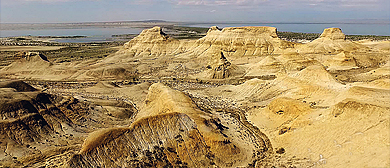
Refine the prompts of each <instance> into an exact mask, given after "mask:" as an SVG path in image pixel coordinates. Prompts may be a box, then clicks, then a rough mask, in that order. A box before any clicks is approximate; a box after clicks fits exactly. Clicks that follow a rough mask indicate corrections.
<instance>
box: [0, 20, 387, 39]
mask: <svg viewBox="0 0 390 168" xmlns="http://www.w3.org/2000/svg"><path fill="white" fill-rule="evenodd" d="M179 26H189V27H211V26H218V27H220V28H224V27H241V26H272V27H276V28H277V29H278V31H288V32H304V33H321V32H322V31H323V30H324V29H325V28H330V27H339V28H341V29H342V30H343V32H344V33H345V34H348V35H382V36H390V25H389V24H317V23H316V24H314V23H313V24H294V23H229V24H206V23H205V24H182V25H179ZM141 31H142V28H120V27H119V28H94V27H87V28H76V29H70V28H69V29H31V30H26V29H21V30H0V37H15V36H28V35H31V36H87V37H86V38H63V39H57V40H56V41H57V42H76V43H77V42H78V43H80V42H104V41H115V40H118V39H116V38H112V35H120V34H139V33H140V32H141Z"/></svg>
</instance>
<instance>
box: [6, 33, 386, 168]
mask: <svg viewBox="0 0 390 168" xmlns="http://www.w3.org/2000/svg"><path fill="white" fill-rule="evenodd" d="M389 45H390V43H389V41H367V40H365V41H349V40H346V39H345V35H344V34H343V33H342V32H341V30H340V29H338V28H329V29H325V30H324V32H323V33H322V35H321V36H320V37H319V38H318V39H316V40H313V41H311V42H309V43H306V44H300V43H293V42H288V41H284V40H281V39H280V38H279V37H278V35H277V31H276V28H272V27H238V28H225V29H222V30H220V29H218V28H217V27H211V28H210V29H209V31H208V33H207V35H206V36H205V37H203V38H200V39H197V40H176V39H173V38H171V37H169V36H168V35H166V34H165V33H163V32H162V30H161V28H159V27H155V28H152V29H146V30H144V31H143V32H142V33H141V34H140V35H139V36H137V37H135V38H134V39H133V40H131V41H129V42H128V43H126V44H125V45H124V46H123V47H122V48H121V49H120V50H119V51H118V52H117V53H115V54H112V55H110V56H108V57H107V58H103V59H101V60H98V61H75V62H71V63H52V62H50V58H46V57H45V56H43V55H42V54H40V53H33V52H26V53H19V54H18V55H17V56H15V57H17V58H16V59H15V62H14V63H12V64H11V65H9V66H7V67H4V68H3V69H1V70H0V75H1V79H0V167H74V168H76V167H77V168H78V167H332V168H333V167H389V166H390V161H389V159H388V158H389V157H390V150H389V147H390V139H389V138H390V134H389V129H390V128H389V119H390V117H389V115H390V111H389V110H390V79H389V77H390V66H389V65H390V63H389V62H388V60H389V54H390V50H389V49H390V48H389Z"/></svg>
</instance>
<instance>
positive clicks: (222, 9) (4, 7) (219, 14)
mask: <svg viewBox="0 0 390 168" xmlns="http://www.w3.org/2000/svg"><path fill="white" fill-rule="evenodd" d="M0 10H1V11H0V14H1V16H0V19H1V20H0V22H1V23H68V22H95V21H96V22H105V21H141V20H166V21H185V22H229V21H230V22H237V21H241V22H317V23H318V22H350V21H352V22H360V21H373V20H374V21H377V20H379V21H387V22H389V18H390V1H389V0H0Z"/></svg>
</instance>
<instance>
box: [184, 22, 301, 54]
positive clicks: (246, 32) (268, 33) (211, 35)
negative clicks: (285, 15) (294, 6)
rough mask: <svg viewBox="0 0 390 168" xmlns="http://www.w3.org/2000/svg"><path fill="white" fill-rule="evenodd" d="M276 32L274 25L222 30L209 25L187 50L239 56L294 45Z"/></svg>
mask: <svg viewBox="0 0 390 168" xmlns="http://www.w3.org/2000/svg"><path fill="white" fill-rule="evenodd" d="M276 32H277V31H276V28H274V27H228V28H224V29H222V30H219V29H218V28H217V27H211V28H210V29H209V31H208V32H207V35H206V36H205V37H203V38H201V39H199V40H197V41H196V42H195V44H194V46H193V47H192V48H190V49H189V51H192V52H193V53H194V54H195V55H199V56H201V57H202V56H207V55H208V54H213V53H215V52H216V51H217V50H223V51H225V52H226V53H227V55H228V56H229V57H230V56H232V57H240V56H250V55H269V54H274V53H279V52H280V51H281V50H283V49H286V48H293V47H294V44H293V43H290V42H287V41H284V40H281V39H280V38H279V37H278V35H277V34H276Z"/></svg>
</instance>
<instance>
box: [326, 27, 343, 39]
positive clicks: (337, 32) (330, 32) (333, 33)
mask: <svg viewBox="0 0 390 168" xmlns="http://www.w3.org/2000/svg"><path fill="white" fill-rule="evenodd" d="M320 38H329V39H331V40H345V34H344V33H343V32H342V31H341V29H340V28H327V29H324V31H323V32H322V34H321V36H320Z"/></svg>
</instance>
